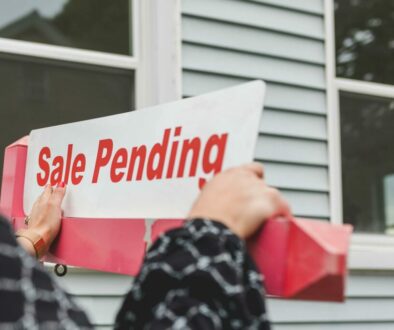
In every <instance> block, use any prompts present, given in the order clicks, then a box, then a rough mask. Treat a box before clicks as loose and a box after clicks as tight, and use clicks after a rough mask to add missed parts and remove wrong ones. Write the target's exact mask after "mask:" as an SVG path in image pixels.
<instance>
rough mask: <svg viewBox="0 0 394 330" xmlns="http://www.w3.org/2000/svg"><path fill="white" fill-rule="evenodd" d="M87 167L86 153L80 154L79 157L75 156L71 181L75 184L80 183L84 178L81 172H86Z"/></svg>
mask: <svg viewBox="0 0 394 330" xmlns="http://www.w3.org/2000/svg"><path fill="white" fill-rule="evenodd" d="M85 167H86V157H85V155H84V154H78V155H77V157H75V160H74V163H73V167H72V173H71V182H72V184H73V185H78V184H80V183H81V181H82V179H83V175H82V174H80V175H78V174H79V173H83V172H85Z"/></svg>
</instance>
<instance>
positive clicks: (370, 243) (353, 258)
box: [324, 0, 394, 270]
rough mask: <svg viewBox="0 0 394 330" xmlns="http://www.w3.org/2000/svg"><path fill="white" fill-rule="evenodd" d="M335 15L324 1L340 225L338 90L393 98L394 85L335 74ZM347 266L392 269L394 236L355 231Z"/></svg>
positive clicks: (332, 174) (332, 170) (335, 213)
mask: <svg viewBox="0 0 394 330" xmlns="http://www.w3.org/2000/svg"><path fill="white" fill-rule="evenodd" d="M334 15H335V12H334V0H324V24H325V37H326V39H325V40H326V47H325V56H326V83H327V87H326V98H327V100H326V105H327V125H328V136H329V139H328V152H329V187H330V214H331V219H332V220H331V222H332V223H334V224H342V223H343V204H342V203H343V198H342V153H341V138H340V137H341V130H340V106H339V92H341V91H343V92H351V93H356V94H361V95H366V96H377V97H385V98H394V85H388V84H380V83H375V82H366V81H361V80H353V79H346V78H337V77H336V54H335V16H334ZM349 267H350V269H357V270H394V236H389V235H384V234H359V233H357V234H354V235H353V237H352V241H351V247H350V258H349Z"/></svg>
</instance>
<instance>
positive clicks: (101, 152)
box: [92, 139, 114, 183]
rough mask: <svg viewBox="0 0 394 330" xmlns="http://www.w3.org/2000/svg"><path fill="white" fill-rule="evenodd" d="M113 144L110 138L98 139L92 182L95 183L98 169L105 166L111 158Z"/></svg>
mask: <svg viewBox="0 0 394 330" xmlns="http://www.w3.org/2000/svg"><path fill="white" fill-rule="evenodd" d="M113 146H114V144H113V142H112V139H105V140H100V141H99V146H98V149H97V156H96V163H95V166H94V172H93V179H92V183H97V180H98V177H99V174H100V169H101V168H102V167H104V166H106V165H107V164H108V162H109V160H110V159H111V154H112V149H113Z"/></svg>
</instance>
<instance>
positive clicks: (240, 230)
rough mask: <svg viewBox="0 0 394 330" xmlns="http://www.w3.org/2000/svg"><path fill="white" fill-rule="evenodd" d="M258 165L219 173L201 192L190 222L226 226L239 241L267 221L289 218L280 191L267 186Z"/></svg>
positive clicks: (287, 206) (191, 213) (286, 205)
mask: <svg viewBox="0 0 394 330" xmlns="http://www.w3.org/2000/svg"><path fill="white" fill-rule="evenodd" d="M263 176H264V171H263V167H262V166H261V165H260V164H258V163H251V164H248V165H244V166H240V167H236V168H232V169H229V170H227V171H224V172H222V173H219V174H218V175H216V176H215V177H214V178H213V179H212V180H211V181H209V182H208V183H207V184H206V185H205V186H204V188H203V190H202V191H201V193H200V195H199V197H198V198H197V200H196V201H195V203H194V205H193V207H192V209H191V210H190V212H189V215H188V217H189V218H197V217H202V218H209V219H211V220H216V221H219V222H222V223H223V224H225V225H226V226H227V227H228V228H230V230H232V231H233V232H234V233H235V234H237V235H238V236H239V237H241V238H243V239H245V238H247V237H249V236H251V235H252V234H253V233H254V232H255V231H256V230H257V229H258V228H259V227H260V226H261V225H262V223H263V222H264V220H266V219H268V218H271V217H275V216H279V215H283V216H289V215H290V208H289V205H288V204H287V202H286V201H285V200H284V198H283V197H282V195H281V194H280V193H279V191H278V190H277V189H275V188H271V187H269V186H267V185H266V183H265V182H264V180H263Z"/></svg>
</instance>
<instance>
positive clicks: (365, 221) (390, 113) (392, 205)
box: [340, 92, 394, 233]
mask: <svg viewBox="0 0 394 330" xmlns="http://www.w3.org/2000/svg"><path fill="white" fill-rule="evenodd" d="M340 107H341V147H342V189H343V208H344V220H345V222H348V223H351V224H353V225H354V226H355V230H356V231H358V232H372V233H393V232H394V144H393V141H394V129H393V128H394V99H386V98H377V97H371V96H365V95H358V94H350V93H344V92H342V93H340Z"/></svg>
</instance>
